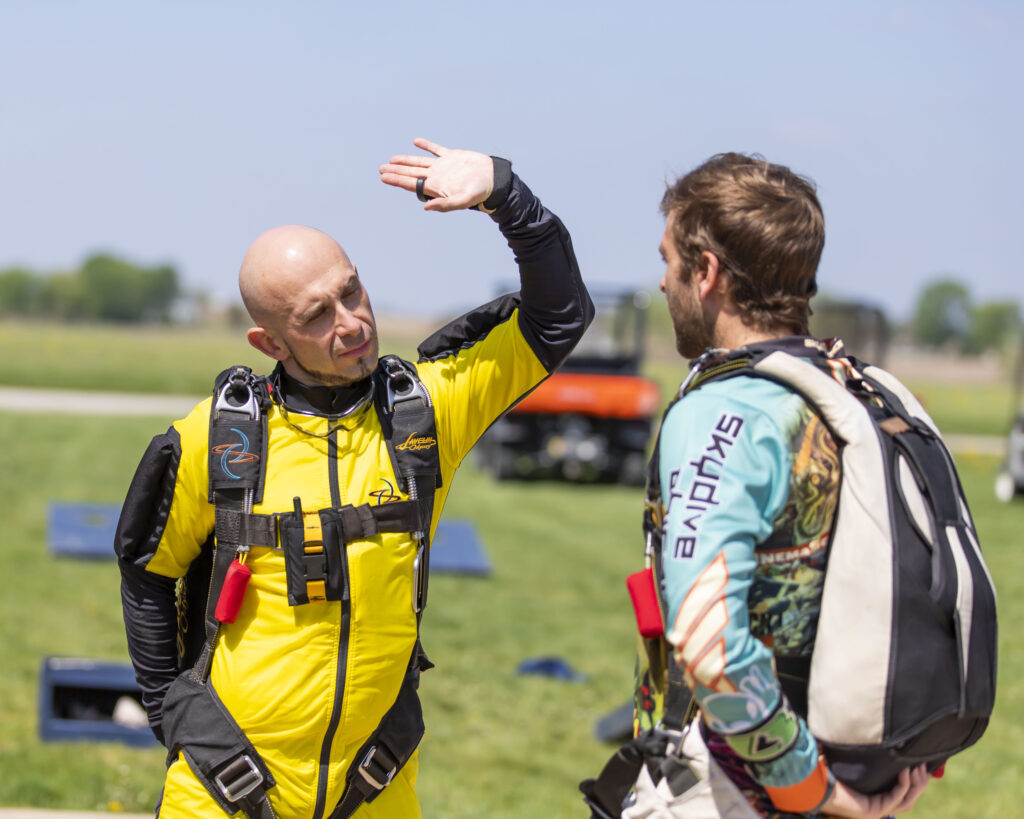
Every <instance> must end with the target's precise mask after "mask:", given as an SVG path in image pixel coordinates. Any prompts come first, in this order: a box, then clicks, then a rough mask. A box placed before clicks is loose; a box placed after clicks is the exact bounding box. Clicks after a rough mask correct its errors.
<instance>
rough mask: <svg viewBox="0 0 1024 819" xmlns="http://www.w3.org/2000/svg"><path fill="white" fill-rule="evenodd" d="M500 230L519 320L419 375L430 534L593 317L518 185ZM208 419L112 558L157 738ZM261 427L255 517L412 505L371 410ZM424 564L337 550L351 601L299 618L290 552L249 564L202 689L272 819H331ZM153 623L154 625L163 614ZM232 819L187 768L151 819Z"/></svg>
mask: <svg viewBox="0 0 1024 819" xmlns="http://www.w3.org/2000/svg"><path fill="white" fill-rule="evenodd" d="M492 218H493V219H494V220H495V221H496V222H498V224H499V226H500V227H501V230H502V232H503V233H504V234H505V236H506V238H507V239H508V241H509V244H510V246H511V247H512V249H513V250H514V251H515V252H516V256H517V262H518V263H519V268H520V276H521V279H522V285H523V289H522V305H521V306H520V307H518V308H515V309H512V310H511V312H510V311H509V309H505V310H502V311H497V312H494V311H492V313H493V314H488V318H487V319H486V320H485V321H483V322H482V323H481V321H478V320H475V319H473V316H474V315H475V314H474V313H471V314H467V316H468V317H469V320H468V321H466V320H465V319H467V317H463V319H462V320H459V321H461V322H462V324H461V330H462V331H467V328H468V331H467V332H466V338H465V339H463V340H461V342H460V339H459V338H458V336H457V334H456V335H455V336H453V337H452V338H451V339H449V338H447V337H444V338H442V346H443V344H444V343H447V342H450V343H449V345H448V346H449V348H450V349H446V350H445V352H444V353H443V354H435V355H432V356H431V357H430V360H425V361H421V362H419V363H418V364H417V370H418V373H419V377H420V379H421V381H422V382H423V385H424V386H425V387H426V389H427V391H428V392H429V394H430V396H431V398H432V401H433V404H434V408H435V421H436V430H437V446H438V450H439V459H440V471H441V487H440V488H439V489H438V490H437V491H436V494H435V501H434V507H433V519H432V521H431V524H430V529H431V534H432V533H433V531H434V528H435V527H436V524H437V520H438V518H439V516H440V514H441V511H442V508H443V506H444V501H445V497H446V495H447V493H448V491H449V489H450V487H451V484H452V479H453V477H454V472H455V469H456V467H457V466H458V465H459V464H460V462H461V461H462V459H463V458H464V457H465V456H466V454H467V453H468V452H469V450H470V448H471V447H472V446H473V444H474V443H475V442H476V440H477V439H478V438H479V437H480V435H481V434H482V433H483V432H484V431H485V430H486V429H487V427H488V426H489V425H490V424H491V423H492V422H493V421H494V420H495V419H496V418H497V417H498V416H499V415H500V414H501V413H502V412H503V411H505V410H506V409H507V408H509V407H510V406H512V405H513V404H514V403H515V402H516V401H518V400H519V399H520V398H521V397H523V396H524V395H525V394H526V393H528V392H529V391H530V390H531V389H533V388H534V387H535V386H536V385H537V384H538V383H540V381H542V380H543V379H544V378H545V377H546V376H547V375H548V374H549V372H550V371H551V370H553V369H554V368H555V367H556V366H557V365H558V364H559V363H560V361H561V360H563V359H564V357H565V355H567V354H568V351H569V350H570V349H571V348H572V346H573V345H574V344H575V342H576V341H577V340H578V338H579V337H580V336H581V335H582V333H583V330H584V329H585V327H586V325H587V323H589V321H590V318H591V317H592V315H593V307H592V305H591V303H590V300H589V297H588V296H587V293H586V290H585V288H584V286H583V284H582V281H581V279H580V277H579V271H578V268H577V266H576V263H575V257H574V255H573V252H572V247H571V242H570V241H569V237H568V233H567V232H566V231H565V228H564V227H563V226H562V225H561V223H560V222H559V221H558V219H557V217H554V215H553V214H551V213H550V212H549V211H547V210H546V209H544V208H543V206H541V205H540V203H539V202H538V201H537V200H536V198H535V197H533V195H532V193H530V191H529V189H528V188H527V187H526V186H525V185H523V184H522V183H521V181H520V180H519V179H518V177H515V176H514V175H513V185H512V192H511V194H510V196H509V199H508V202H507V203H506V204H505V205H503V206H502V207H501V208H499V209H498V211H497V212H496V213H494V214H493V215H492ZM483 312H484V313H486V312H487V311H483ZM457 323H458V322H456V323H453V324H457ZM435 338H436V336H435ZM435 346H437V345H435ZM286 406H287V401H286ZM210 409H211V401H210V400H207V401H204V402H203V403H201V404H200V405H199V406H197V407H196V408H195V409H194V410H193V411H192V412H191V413H190V414H189V415H188V416H187V417H186V418H184V419H182V420H180V421H178V422H176V423H175V424H174V425H173V427H172V428H171V430H169V431H168V433H167V434H166V435H164V436H158V437H157V439H154V443H153V444H152V445H151V447H150V450H149V451H147V454H146V456H144V458H143V463H142V464H140V468H139V472H138V473H137V474H136V478H135V480H134V481H133V484H132V488H131V489H130V490H129V495H128V499H127V500H126V504H125V510H124V511H123V512H122V520H121V523H120V525H119V529H118V535H117V541H116V543H115V548H116V550H117V552H118V555H119V557H120V560H121V568H122V574H123V576H124V582H123V583H122V598H123V600H124V604H125V621H126V626H127V628H128V638H129V649H130V652H131V654H132V660H133V662H134V663H135V667H136V674H137V676H138V678H139V680H140V684H142V688H143V704H144V705H146V706H147V710H148V711H149V713H150V721H151V724H153V726H154V730H155V732H156V733H157V734H158V736H160V737H161V739H162V738H163V737H162V734H161V729H160V705H161V703H162V696H163V693H164V691H165V690H166V685H167V684H169V679H168V674H169V673H170V674H171V676H170V679H173V674H174V673H176V672H175V671H173V670H171V671H168V668H167V655H168V654H169V653H171V652H170V651H169V650H168V648H167V640H166V639H165V638H166V628H165V627H166V623H164V624H163V626H164V630H163V632H161V635H162V636H161V635H158V634H157V631H158V630H159V628H160V625H159V624H160V622H161V621H162V620H166V619H168V618H167V615H166V600H163V599H162V598H163V597H164V596H165V595H166V593H167V589H168V588H170V589H171V590H172V592H173V582H174V580H175V579H177V578H181V577H183V576H184V575H185V573H186V572H187V570H188V568H189V566H190V564H191V563H192V561H193V560H194V559H195V558H196V557H197V556H198V555H199V554H200V551H201V549H202V548H203V544H204V543H206V542H207V541H208V539H209V537H210V535H211V533H212V532H213V530H214V507H213V505H212V504H211V503H209V502H208V458H209V432H210V427H209V414H210ZM267 419H268V434H267V452H266V460H265V468H266V477H265V485H264V495H263V498H262V502H260V503H258V504H257V505H256V506H255V507H254V508H253V512H255V513H260V514H286V513H290V512H291V511H292V509H293V498H294V497H296V496H298V497H299V498H301V503H302V508H303V510H304V511H307V512H309V511H313V510H317V509H325V508H338V507H339V506H343V505H347V504H351V505H355V506H359V505H361V504H372V505H376V504H377V503H380V502H383V501H386V500H396V499H402V500H404V499H406V496H405V495H404V494H402V492H401V490H400V488H399V482H398V481H397V480H396V479H395V475H394V471H393V468H392V464H391V460H390V458H389V455H388V450H387V446H386V441H385V439H384V437H383V435H382V432H381V426H380V422H379V419H378V417H377V413H376V411H375V409H374V407H373V405H372V403H371V404H369V405H367V406H366V407H364V408H363V409H362V410H359V411H357V413H356V414H354V415H352V416H350V417H348V418H345V419H343V420H342V421H341V422H340V423H339V422H337V421H331V420H329V419H328V418H325V417H322V416H319V415H316V414H301V413H298V412H295V411H294V410H289V411H287V412H286V411H283V410H282V408H281V406H280V405H279V404H278V403H277V402H275V403H274V404H273V405H272V406H271V408H270V409H269V410H268V412H267ZM395 443H396V444H397V443H400V442H398V441H396V442H395ZM147 461H150V462H151V463H150V464H149V465H148V466H147ZM154 463H155V464H156V465H153V464H154ZM332 473H333V474H332ZM278 545H280V544H278ZM416 551H417V545H416V543H415V541H414V539H413V537H412V536H411V535H409V534H405V533H401V534H379V535H376V536H374V537H370V538H366V539H363V540H357V541H354V542H351V543H349V544H348V545H347V547H344V552H345V556H346V560H347V571H348V583H349V590H350V602H348V601H346V602H342V601H323V602H310V603H307V604H303V605H298V606H290V605H289V603H288V598H287V590H286V576H285V558H284V554H283V552H282V551H281V549H280V548H269V547H260V546H254V547H253V548H252V550H251V553H250V554H249V557H248V559H247V563H248V566H249V567H250V569H251V571H252V578H251V581H250V583H249V586H248V590H247V592H246V594H245V597H244V600H243V603H242V607H241V610H240V613H239V615H238V617H237V619H236V621H235V622H234V623H231V624H226V625H224V626H222V628H221V632H220V637H219V641H218V643H217V647H216V650H215V652H214V655H213V664H212V669H211V674H210V682H211V684H212V686H213V688H214V689H215V691H216V692H217V694H218V695H219V697H220V698H221V700H222V701H223V703H224V705H225V706H226V707H227V709H228V711H229V712H230V714H231V715H232V717H233V718H234V720H235V721H236V722H237V723H238V725H239V726H240V727H241V728H242V730H243V731H244V732H245V734H246V736H247V737H248V739H249V740H250V742H252V744H253V745H254V746H255V748H256V749H257V751H258V752H259V754H260V756H261V757H262V758H263V760H264V762H265V763H266V765H267V767H268V768H269V769H270V771H271V772H272V773H273V776H274V778H275V779H276V782H277V784H276V785H275V786H274V787H271V788H269V789H268V791H267V793H268V796H269V799H270V803H271V805H272V807H273V809H274V811H275V813H276V814H277V815H278V816H280V817H289V819H292V818H293V817H294V819H322V818H323V817H329V816H330V814H331V811H332V810H333V809H334V807H335V806H336V805H337V803H338V801H339V799H340V798H341V796H342V791H343V789H344V786H345V774H346V772H347V771H348V770H349V768H350V766H351V765H352V763H353V761H354V756H355V754H356V752H357V751H358V750H359V748H360V747H361V746H362V745H363V743H364V742H366V740H367V738H368V737H369V735H370V734H371V733H372V732H373V731H374V729H375V728H376V727H377V726H378V724H379V723H380V720H381V718H382V716H383V715H384V713H385V712H386V711H387V709H388V708H389V707H390V706H391V705H392V703H393V702H394V700H395V697H396V694H397V692H398V690H399V686H400V684H401V683H402V680H403V678H404V676H405V673H406V670H407V667H408V663H409V658H410V655H411V652H412V649H413V646H414V644H415V641H416V638H417V619H416V614H415V612H414V610H413V604H412V600H413V561H414V559H415V556H416ZM168 584H170V585H168ZM156 598H161V599H156ZM154 600H155V601H156V602H154ZM157 609H159V610H160V612H162V614H154V611H156V610H157ZM172 614H173V612H172ZM172 639H173V635H172ZM161 641H163V642H161ZM151 643H152V644H153V647H152V648H151V647H150V644H151ZM356 761H357V762H358V760H356ZM416 772H417V757H416V756H415V755H413V757H412V758H411V759H410V760H409V762H408V763H407V764H406V765H405V766H404V767H403V768H402V769H401V770H400V771H399V773H398V774H397V775H396V776H395V778H394V780H393V781H392V782H391V784H390V785H389V786H388V787H386V788H385V789H384V790H383V791H381V792H380V794H379V795H378V797H377V798H376V799H374V801H372V802H370V803H364V804H363V805H362V806H361V807H360V808H359V809H358V810H357V812H356V814H355V815H356V816H357V817H365V818H366V819H370V818H371V817H374V818H375V817H381V819H383V818H384V817H394V818H395V819H399V818H400V819H409V817H417V816H419V815H420V809H419V805H418V800H417V797H416V794H415V791H414V786H415V782H416ZM224 815H225V814H224V811H223V810H222V809H221V808H220V807H219V806H218V805H217V803H216V802H215V801H214V800H213V799H212V798H211V796H210V795H209V794H208V793H207V792H206V790H205V789H204V787H203V786H202V784H201V783H200V782H199V781H198V780H197V778H196V777H195V776H194V774H193V773H192V771H191V769H190V768H189V765H188V763H187V762H186V761H185V760H184V759H183V757H182V756H181V755H179V756H178V757H177V759H176V760H174V761H173V762H172V764H171V765H170V767H169V769H168V773H167V779H166V782H165V787H164V792H163V797H162V801H161V805H160V809H159V816H160V817H163V818H164V819H175V818H176V817H188V819H194V817H223V816H224ZM237 815H238V816H241V815H242V814H241V813H239V814H237Z"/></svg>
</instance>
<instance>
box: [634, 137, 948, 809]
mask: <svg viewBox="0 0 1024 819" xmlns="http://www.w3.org/2000/svg"><path fill="white" fill-rule="evenodd" d="M662 211H663V213H664V215H665V217H666V227H665V233H664V236H663V237H662V240H661V246H660V250H661V255H662V257H663V259H664V262H665V272H664V275H663V277H662V279H661V285H660V286H661V290H662V291H663V292H664V293H665V298H666V301H667V303H668V309H669V313H670V315H671V317H672V323H673V327H674V329H675V335H676V344H677V347H678V350H679V353H680V355H682V356H683V357H685V358H688V359H696V361H695V363H694V364H693V369H692V372H691V374H690V376H689V378H688V379H687V382H685V383H684V385H683V387H682V388H681V390H680V395H681V396H682V397H681V399H680V400H678V401H677V402H676V403H675V405H674V406H672V407H671V408H670V410H669V411H668V413H667V414H666V417H665V420H664V423H663V426H662V430H661V437H660V443H659V449H658V452H657V459H658V461H657V463H658V470H657V483H658V484H660V498H658V501H657V503H656V506H657V507H658V508H659V511H658V512H657V513H655V517H660V519H661V520H662V522H663V528H662V541H661V542H662V548H661V555H660V557H661V563H662V566H663V572H664V583H665V587H664V596H665V600H666V604H667V611H666V612H665V623H666V631H667V635H666V636H667V639H668V642H669V644H670V647H671V649H672V651H671V655H672V657H673V658H674V661H675V662H676V663H677V664H678V666H679V667H680V668H681V669H682V672H683V678H684V680H685V682H686V684H687V686H688V687H689V688H690V689H691V690H692V692H693V695H694V697H695V699H696V703H697V704H698V705H699V709H700V717H699V718H698V720H699V733H697V732H698V726H694V730H693V731H692V732H691V734H694V736H698V735H699V736H700V737H701V738H702V739H703V743H704V744H705V745H706V747H707V749H708V750H709V751H710V759H711V764H712V765H713V766H715V770H716V771H717V772H719V773H722V774H724V778H722V777H719V779H720V780H721V781H722V782H724V787H726V788H727V789H731V790H732V791H733V792H734V793H735V794H736V795H737V796H741V797H742V798H740V799H738V800H737V802H738V804H739V805H740V807H737V808H736V810H737V811H738V812H736V813H723V814H722V815H728V816H741V815H742V816H768V817H780V816H790V815H810V816H826V815H827V816H847V817H864V818H865V819H867V818H871V819H874V818H875V817H881V816H884V815H887V814H890V813H901V812H904V811H907V810H910V808H911V807H912V806H913V805H914V802H915V801H916V799H917V798H918V796H919V795H920V794H921V793H922V791H923V790H924V788H925V785H926V784H927V782H928V775H927V773H926V771H925V768H924V766H918V767H916V768H912V769H910V768H908V769H904V770H903V771H902V772H901V773H900V774H899V778H898V782H897V784H896V785H895V786H893V787H892V788H891V790H889V791H887V792H884V793H880V794H875V795H870V796H868V795H864V794H861V793H858V792H856V791H854V790H852V789H851V788H848V787H846V786H845V785H843V784H842V783H837V781H836V779H835V777H834V776H833V775H832V772H831V771H830V770H829V767H828V761H827V760H826V759H825V758H824V757H823V756H821V755H819V751H818V746H817V743H816V741H815V738H814V737H813V736H812V735H811V732H810V731H809V729H808V727H807V724H806V722H805V719H804V715H803V714H801V713H800V710H801V707H802V708H804V709H805V708H806V703H803V704H802V706H801V704H799V703H791V702H790V697H788V696H787V686H786V685H784V684H782V683H780V677H779V676H778V675H777V669H778V668H781V667H784V666H785V665H786V663H798V662H799V661H800V660H806V659H807V658H809V656H810V653H811V649H812V647H813V645H814V639H815V633H816V629H817V624H818V614H819V611H820V605H821V590H822V585H823V581H824V577H825V568H826V560H827V549H826V546H827V543H828V534H829V531H830V528H831V526H832V523H833V520H834V515H835V510H836V502H837V498H838V488H839V469H838V457H837V451H838V450H837V445H836V442H835V440H834V439H833V438H832V436H831V434H830V433H829V431H828V430H827V429H826V428H825V426H824V425H823V424H822V422H821V419H820V418H819V417H818V416H817V415H816V414H815V412H814V411H813V410H812V409H811V408H810V406H809V405H808V404H807V403H806V402H805V401H804V400H803V399H802V398H801V397H800V396H799V395H797V394H796V393H794V392H792V391H791V390H790V389H788V388H787V387H785V386H782V385H781V384H779V383H776V382H774V381H770V380H766V379H764V378H755V377H750V376H747V375H743V374H741V375H737V376H735V377H731V378H725V379H722V380H717V381H716V380H713V379H711V378H709V377H708V375H707V374H709V373H710V372H711V369H712V368H713V367H716V366H717V367H721V366H722V365H723V363H725V362H727V361H728V360H729V353H730V352H732V351H736V350H739V349H741V348H749V347H756V348H758V349H764V348H766V347H770V348H773V349H778V350H783V351H786V352H789V353H791V354H793V355H795V356H798V357H801V358H804V359H808V360H810V361H811V362H812V363H815V364H817V365H818V366H820V367H821V368H822V369H824V370H826V371H827V372H829V373H830V374H831V375H833V376H834V377H836V378H837V379H840V380H842V379H845V378H847V377H849V376H851V374H852V370H851V365H850V362H849V360H848V359H846V358H845V357H844V354H843V353H842V351H841V349H837V348H835V347H832V346H829V345H826V344H825V343H823V342H821V341H818V340H816V339H813V338H810V337H809V336H808V317H809V315H810V308H809V300H810V298H811V296H812V295H813V294H814V293H815V291H816V283H815V276H816V271H817V267H818V261H819V258H820V256H821V251H822V247H823V245H824V238H825V231H824V219H823V216H822V211H821V206H820V204H819V202H818V199H817V196H816V194H815V190H814V187H813V185H812V184H811V183H810V182H808V181H807V180H805V179H803V178H801V177H799V176H797V175H796V174H794V173H793V172H792V171H790V170H789V169H788V168H785V167H782V166H779V165H774V164H771V163H769V162H766V161H764V160H763V159H759V158H751V157H748V156H744V155H740V154H734V153H731V154H723V155H719V156H715V157H713V158H712V159H710V160H709V161H707V162H706V163H704V164H703V165H701V166H700V167H698V168H696V169H695V170H693V171H692V172H690V173H689V174H687V175H685V176H683V177H682V178H680V179H679V180H678V181H676V182H675V183H674V184H673V185H671V186H670V187H669V189H668V190H667V192H666V194H665V196H664V199H663V201H662ZM718 372H719V374H721V373H722V370H721V369H719V371H718ZM703 378H707V382H706V383H702V379H703ZM698 386H699V387H700V388H699V389H697V388H696V387H698ZM804 698H805V699H806V692H805V694H804ZM793 699H794V700H795V697H793ZM691 739H692V737H691ZM641 801H642V800H638V805H637V809H636V810H635V812H629V811H627V812H625V813H623V816H630V817H632V816H646V815H648V814H647V813H643V812H641V811H640V810H639V807H640V806H639V802H641ZM747 806H749V810H748V808H747ZM691 810H695V807H691ZM657 815H663V814H657ZM673 815H674V814H673ZM679 815H681V816H704V814H702V813H699V812H691V813H687V812H686V810H685V809H683V811H682V812H681V813H680V814H679ZM708 815H711V814H708ZM714 815H718V814H717V813H715V814H714Z"/></svg>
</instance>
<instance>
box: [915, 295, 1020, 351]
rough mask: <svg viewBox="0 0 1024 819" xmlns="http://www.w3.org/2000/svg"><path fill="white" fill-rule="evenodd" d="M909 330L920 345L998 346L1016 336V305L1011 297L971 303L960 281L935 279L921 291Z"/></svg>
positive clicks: (959, 348) (956, 347) (982, 348)
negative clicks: (1010, 299) (1002, 299)
mask: <svg viewBox="0 0 1024 819" xmlns="http://www.w3.org/2000/svg"><path fill="white" fill-rule="evenodd" d="M910 330H911V335H912V337H913V339H914V341H915V342H916V343H918V344H920V345H921V346H924V347H932V348H939V347H941V348H945V349H952V350H955V351H958V352H962V353H967V354H969V355H974V354H977V353H983V352H985V351H986V350H1002V349H1003V348H1004V347H1006V345H1007V344H1010V343H1013V342H1016V341H1017V340H1018V339H1019V338H1020V332H1021V315H1020V307H1019V305H1018V304H1017V303H1016V302H1014V301H990V302H984V303H982V304H975V303H974V302H973V301H972V299H971V294H970V291H969V290H968V289H967V287H966V286H965V285H964V284H963V283H961V282H959V281H957V280H955V279H951V278H943V279H937V280H936V281H933V282H931V283H930V284H928V285H926V286H925V288H924V289H923V290H922V291H921V295H920V296H919V297H918V300H917V307H916V309H915V310H914V316H913V319H912V320H911V325H910Z"/></svg>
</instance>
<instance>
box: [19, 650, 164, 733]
mask: <svg viewBox="0 0 1024 819" xmlns="http://www.w3.org/2000/svg"><path fill="white" fill-rule="evenodd" d="M141 696H142V691H141V690H140V688H139V686H138V683H136V682H135V672H134V671H132V667H131V666H130V665H128V664H126V663H109V662H101V661H99V660H84V659H77V658H69V657H45V658H44V659H43V663H42V669H41V670H40V675H39V738H40V739H42V740H43V741H44V742H63V741H72V740H90V741H93V742H123V743H124V744H126V745H132V746H136V747H146V746H149V745H156V744H157V741H156V737H155V736H153V732H152V731H151V730H150V729H149V726H148V725H146V726H142V727H134V726H128V725H119V724H117V723H115V722H114V719H113V713H114V710H115V708H116V706H117V703H118V700H120V699H121V698H123V697H129V698H131V699H134V700H136V702H138V700H139V699H140V697H141ZM139 707H141V706H139Z"/></svg>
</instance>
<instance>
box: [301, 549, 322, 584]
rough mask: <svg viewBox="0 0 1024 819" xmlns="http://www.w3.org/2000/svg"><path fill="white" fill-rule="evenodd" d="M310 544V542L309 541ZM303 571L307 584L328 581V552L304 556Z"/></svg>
mask: <svg viewBox="0 0 1024 819" xmlns="http://www.w3.org/2000/svg"><path fill="white" fill-rule="evenodd" d="M307 542H308V541H307ZM302 571H303V574H304V575H305V577H306V582H307V583H308V582H309V581H311V580H326V579H327V554H326V552H315V553H313V554H307V555H303V556H302Z"/></svg>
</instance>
